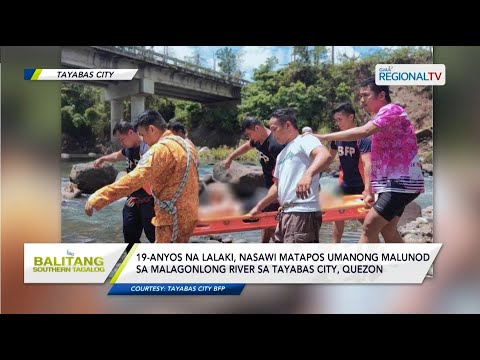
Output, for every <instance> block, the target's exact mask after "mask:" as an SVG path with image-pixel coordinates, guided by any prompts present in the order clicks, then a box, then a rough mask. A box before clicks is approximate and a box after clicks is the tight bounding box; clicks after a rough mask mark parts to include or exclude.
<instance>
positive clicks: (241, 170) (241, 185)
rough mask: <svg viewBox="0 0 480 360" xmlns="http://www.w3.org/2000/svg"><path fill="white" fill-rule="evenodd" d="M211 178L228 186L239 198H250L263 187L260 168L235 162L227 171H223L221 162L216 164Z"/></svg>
mask: <svg viewBox="0 0 480 360" xmlns="http://www.w3.org/2000/svg"><path fill="white" fill-rule="evenodd" d="M212 177H213V179H214V180H215V181H220V182H223V183H228V184H230V185H231V186H232V189H233V191H234V192H235V194H236V195H237V196H239V197H246V196H251V195H253V194H254V193H255V190H256V189H257V188H259V187H264V186H265V183H264V180H263V171H262V168H261V167H260V166H253V165H242V164H240V163H238V162H236V161H232V165H231V166H230V169H228V170H225V168H224V166H223V161H219V162H217V163H216V164H215V166H214V167H213V176H212Z"/></svg>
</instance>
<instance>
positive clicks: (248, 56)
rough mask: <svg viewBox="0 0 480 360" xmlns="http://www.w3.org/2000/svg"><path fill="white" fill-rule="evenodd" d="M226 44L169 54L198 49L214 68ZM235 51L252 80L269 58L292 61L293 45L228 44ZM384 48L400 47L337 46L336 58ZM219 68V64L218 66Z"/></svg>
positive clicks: (184, 49) (173, 52)
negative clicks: (238, 53)
mask: <svg viewBox="0 0 480 360" xmlns="http://www.w3.org/2000/svg"><path fill="white" fill-rule="evenodd" d="M224 47H225V46H169V47H168V51H169V55H170V56H173V57H175V58H178V59H182V60H184V59H185V57H188V56H192V55H193V54H194V53H195V50H196V49H198V51H199V53H200V56H201V57H202V59H204V61H205V66H206V67H208V68H211V69H213V68H214V66H216V65H217V64H214V58H215V52H216V51H218V50H220V49H222V48H224ZM228 47H229V48H231V49H232V50H233V51H234V52H235V53H237V52H241V53H242V54H243V55H242V57H241V58H242V64H241V69H242V71H244V72H245V76H244V78H245V79H246V80H252V75H253V70H254V69H255V68H258V67H259V66H260V65H262V64H264V63H265V61H266V60H267V58H269V57H271V56H276V57H277V59H278V60H279V66H284V65H286V64H288V63H289V62H290V58H291V53H292V48H293V47H292V46H228ZM154 48H155V51H157V52H160V53H162V54H163V53H164V50H165V47H164V46H155V47H154ZM382 48H398V46H388V47H387V46H383V47H382V46H335V58H336V60H338V59H339V58H340V56H341V55H343V54H346V55H348V56H349V57H352V56H353V55H355V57H362V56H366V55H369V54H372V53H375V52H377V51H379V50H381V49H382ZM328 50H329V56H331V46H329V47H328ZM217 70H218V66H217Z"/></svg>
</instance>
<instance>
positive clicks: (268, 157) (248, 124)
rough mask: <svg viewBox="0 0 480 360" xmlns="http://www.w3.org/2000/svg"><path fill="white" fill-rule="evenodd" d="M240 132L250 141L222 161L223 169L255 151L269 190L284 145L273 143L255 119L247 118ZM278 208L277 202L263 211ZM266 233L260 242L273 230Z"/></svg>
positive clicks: (267, 132) (268, 237)
mask: <svg viewBox="0 0 480 360" xmlns="http://www.w3.org/2000/svg"><path fill="white" fill-rule="evenodd" d="M242 131H243V133H244V134H245V135H246V136H248V138H249V139H250V141H247V142H246V143H244V144H243V145H241V146H239V147H238V148H237V149H236V150H235V151H234V152H232V153H231V154H230V155H229V156H228V157H227V159H226V160H225V161H224V166H225V169H229V168H230V165H231V164H232V161H233V159H235V158H236V157H238V156H240V155H243V154H245V153H246V152H248V151H250V150H252V149H256V150H257V153H258V156H259V158H260V165H262V170H263V178H264V181H265V187H266V188H267V189H270V187H271V186H272V185H273V171H274V170H275V164H276V162H277V155H278V154H279V153H280V151H282V150H283V148H284V147H285V145H280V144H279V143H277V142H276V141H275V139H274V138H273V136H272V133H271V131H270V130H269V129H267V128H266V127H265V126H264V125H263V123H262V122H261V121H260V120H259V119H257V118H255V117H250V116H249V117H247V118H245V120H244V121H243V123H242ZM278 207H279V204H278V202H275V203H273V204H270V205H269V206H267V207H266V208H265V209H264V210H263V211H264V212H268V211H276V210H277V209H278ZM266 230H268V231H263V232H262V242H269V241H270V238H271V237H273V233H274V229H266ZM271 230H272V231H271Z"/></svg>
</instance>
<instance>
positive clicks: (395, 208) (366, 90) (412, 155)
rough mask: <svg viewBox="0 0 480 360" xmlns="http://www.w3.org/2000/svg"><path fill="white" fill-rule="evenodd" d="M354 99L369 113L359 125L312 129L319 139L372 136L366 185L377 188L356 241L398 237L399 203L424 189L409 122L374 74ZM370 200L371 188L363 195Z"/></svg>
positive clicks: (402, 207) (405, 202)
mask: <svg viewBox="0 0 480 360" xmlns="http://www.w3.org/2000/svg"><path fill="white" fill-rule="evenodd" d="M360 103H361V105H362V106H363V108H364V109H365V110H366V111H368V112H370V113H372V114H373V118H372V119H371V120H370V121H369V122H368V123H366V124H365V125H363V126H360V127H355V128H351V129H348V130H345V131H339V132H336V133H331V134H327V135H316V136H317V137H318V138H319V139H320V140H321V141H335V140H345V141H346V140H351V141H353V140H360V139H363V138H365V137H367V136H370V135H371V136H372V147H371V176H370V179H371V189H372V192H373V193H377V194H378V199H377V201H376V202H375V205H373V208H372V209H371V210H370V211H369V212H368V214H367V217H366V218H365V221H364V223H363V230H362V234H361V236H360V241H359V242H360V243H366V242H370V243H372V242H379V238H378V235H379V234H380V233H381V234H382V236H383V238H384V240H385V242H393V243H401V242H403V239H402V237H401V236H400V234H399V233H398V231H397V225H398V221H399V220H400V216H401V215H402V214H403V211H404V210H405V207H406V206H407V205H408V204H409V203H410V202H412V201H413V200H414V199H415V198H416V197H417V196H418V195H419V194H420V193H422V192H423V191H424V183H423V174H422V168H421V164H420V160H419V158H418V147H417V139H416V136H415V128H414V126H413V124H412V123H411V122H410V119H409V118H408V115H407V113H406V112H405V110H404V109H403V108H402V107H401V106H399V105H396V104H393V103H392V102H391V99H390V91H389V88H388V86H378V85H376V84H375V78H374V77H372V78H369V79H367V80H365V81H364V82H362V83H361V85H360ZM364 202H365V203H366V204H367V205H372V204H373V202H374V198H373V194H367V195H366V196H365V198H364Z"/></svg>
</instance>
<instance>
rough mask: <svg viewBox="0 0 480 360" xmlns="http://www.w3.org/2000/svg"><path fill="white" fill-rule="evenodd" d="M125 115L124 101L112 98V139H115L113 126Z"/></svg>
mask: <svg viewBox="0 0 480 360" xmlns="http://www.w3.org/2000/svg"><path fill="white" fill-rule="evenodd" d="M122 117H123V101H122V100H120V99H112V100H110V141H112V142H113V141H114V140H115V137H114V136H113V134H112V131H113V128H114V127H115V125H116V124H117V123H118V122H119V121H120V120H121V119H122Z"/></svg>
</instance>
